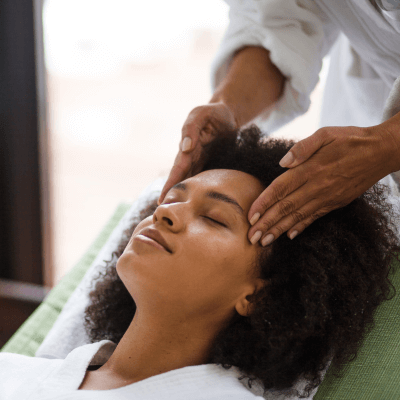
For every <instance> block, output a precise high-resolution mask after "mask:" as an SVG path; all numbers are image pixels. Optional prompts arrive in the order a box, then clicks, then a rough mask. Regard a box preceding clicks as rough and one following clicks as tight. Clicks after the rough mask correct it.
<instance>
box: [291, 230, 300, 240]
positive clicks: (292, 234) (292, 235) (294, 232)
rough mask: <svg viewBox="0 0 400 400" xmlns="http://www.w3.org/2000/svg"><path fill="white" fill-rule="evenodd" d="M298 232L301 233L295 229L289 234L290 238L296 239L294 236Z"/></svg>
mask: <svg viewBox="0 0 400 400" xmlns="http://www.w3.org/2000/svg"><path fill="white" fill-rule="evenodd" d="M298 233H299V232H297V231H293V232H292V233H291V234H290V235H289V237H290V239H294V238H295V237H296V236H297V234H298Z"/></svg>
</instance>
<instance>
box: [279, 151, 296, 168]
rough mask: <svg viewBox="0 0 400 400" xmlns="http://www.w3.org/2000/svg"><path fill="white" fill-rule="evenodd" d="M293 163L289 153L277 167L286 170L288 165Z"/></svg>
mask: <svg viewBox="0 0 400 400" xmlns="http://www.w3.org/2000/svg"><path fill="white" fill-rule="evenodd" d="M293 161H294V156H293V154H292V152H291V151H289V153H287V154H286V156H285V157H283V158H282V160H281V161H279V165H280V166H281V167H283V168H286V167H287V166H288V165H290V164H291V163H292V162H293Z"/></svg>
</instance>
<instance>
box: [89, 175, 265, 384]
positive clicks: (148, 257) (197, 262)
mask: <svg viewBox="0 0 400 400" xmlns="http://www.w3.org/2000/svg"><path fill="white" fill-rule="evenodd" d="M184 183H185V184H186V185H187V189H186V190H185V191H184V190H178V189H175V188H172V189H171V190H170V191H169V192H168V193H167V196H166V197H165V199H164V202H163V204H161V205H160V206H159V207H158V208H157V209H156V211H155V212H154V214H153V215H152V216H149V217H148V218H146V219H144V220H143V221H141V222H140V223H139V224H138V225H137V227H136V229H135V231H134V232H133V234H132V237H131V239H130V241H129V243H128V245H127V246H126V249H125V251H124V252H123V254H122V255H121V257H120V258H119V260H118V262H117V266H116V269H117V273H118V276H119V277H120V278H121V280H122V282H123V283H124V285H125V286H126V288H127V290H128V291H129V293H130V294H131V296H132V298H133V300H134V301H135V304H136V307H137V309H136V313H135V316H134V318H133V320H132V322H131V324H130V326H129V328H128V330H127V331H126V333H125V334H124V336H123V337H122V339H121V341H120V342H119V343H118V345H117V347H116V349H115V350H114V352H113V354H112V355H111V357H110V358H109V360H108V361H107V362H106V363H105V364H104V365H103V366H102V367H101V368H99V369H98V370H97V371H88V372H87V376H86V382H87V378H88V376H90V379H91V381H90V382H91V383H92V384H91V385H90V386H91V388H93V389H101V388H103V389H105V388H107V389H109V388H114V387H120V386H125V385H127V384H131V383H134V382H137V381H140V380H143V379H146V378H148V377H151V376H154V375H158V374H161V373H164V372H168V371H171V370H174V369H178V368H183V367H186V366H190V365H201V364H207V362H208V359H209V352H210V350H211V346H212V344H213V342H214V338H215V336H216V335H217V334H218V333H219V332H220V331H221V330H222V329H223V328H224V327H225V326H226V325H227V324H228V323H229V321H230V320H231V319H232V317H233V316H234V315H235V313H239V314H240V315H243V316H245V315H248V313H250V312H251V310H252V307H251V305H250V302H249V297H250V296H251V295H253V294H254V293H255V291H256V290H258V289H260V288H261V287H262V286H263V285H265V282H264V281H262V280H261V279H260V278H258V277H257V276H256V275H257V274H253V273H251V272H252V267H253V265H254V261H255V260H256V258H257V255H258V254H259V252H260V251H262V250H263V249H262V247H261V245H257V246H254V245H252V244H251V243H250V242H249V241H248V239H247V233H248V229H249V227H250V223H249V222H248V219H247V213H248V211H249V209H250V206H251V204H252V202H253V201H254V200H255V199H256V198H257V196H258V195H259V194H260V193H261V192H262V191H263V190H264V189H265V187H264V186H263V185H262V184H261V182H260V181H259V180H258V179H257V178H255V177H253V176H252V175H249V174H247V173H244V172H241V171H235V170H210V171H204V172H202V173H200V174H198V175H196V176H194V177H192V178H189V179H187V180H185V181H184ZM208 191H216V192H219V193H222V194H224V195H227V196H229V197H231V198H233V199H235V200H236V202H237V203H238V204H239V205H240V206H241V207H242V209H243V212H240V211H239V210H237V209H236V208H235V206H233V205H232V204H229V203H227V202H224V201H221V200H216V199H212V198H209V197H207V196H206V193H207V192H208ZM209 218H212V219H215V220H217V221H219V222H221V223H223V224H225V225H226V227H224V226H222V225H219V224H218V223H216V222H213V221H211V220H210V219H209ZM146 227H153V228H155V229H157V230H158V231H159V232H160V233H161V234H162V236H163V237H164V239H165V240H166V242H167V244H168V246H169V248H170V249H171V250H172V254H171V253H169V252H167V251H165V250H163V249H159V248H156V247H154V246H153V245H150V244H149V243H146V242H143V241H141V240H140V238H138V236H139V235H140V233H141V231H142V230H143V229H144V228H146Z"/></svg>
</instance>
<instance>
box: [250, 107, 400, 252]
mask: <svg viewBox="0 0 400 400" xmlns="http://www.w3.org/2000/svg"><path fill="white" fill-rule="evenodd" d="M399 115H400V113H399ZM398 120H399V118H398ZM398 120H397V132H398V126H399V125H400V124H399V121H398ZM389 121H390V120H388V121H386V122H385V123H382V124H381V125H376V126H373V127H365V128H360V127H354V126H346V127H324V128H321V129H319V130H317V131H316V132H315V133H314V134H313V135H312V136H310V137H308V138H306V139H304V140H301V141H299V142H298V143H296V144H295V145H294V146H293V147H292V148H291V150H290V151H289V152H288V153H287V155H290V153H292V154H293V156H294V161H293V162H292V161H291V160H290V159H288V162H287V165H282V161H283V160H284V158H286V155H285V157H284V158H282V160H281V161H280V163H279V164H280V165H281V167H287V168H289V169H288V170H287V171H285V172H284V173H283V174H282V175H280V176H279V177H278V178H276V179H275V180H274V181H273V182H272V183H271V185H270V186H268V187H267V188H266V189H265V190H264V191H263V192H262V193H261V195H260V196H259V197H258V198H257V199H256V200H255V201H254V203H253V204H252V206H251V208H250V210H249V214H248V218H249V221H250V224H252V223H253V224H254V225H253V226H252V227H251V228H250V230H249V233H248V238H249V240H250V241H251V242H252V243H253V244H254V243H256V242H257V241H254V240H253V241H252V240H251V238H252V237H253V235H255V234H256V232H257V231H260V232H261V234H260V233H259V234H258V235H255V239H257V240H258V239H260V235H261V242H260V243H261V244H262V245H268V244H269V243H266V244H265V240H264V242H263V239H265V238H266V237H267V236H268V235H270V234H272V235H273V240H276V239H277V238H278V237H279V236H280V235H282V234H283V233H285V232H286V231H288V233H287V236H288V237H289V238H290V239H293V237H294V236H295V234H296V231H297V234H299V233H301V232H303V231H304V230H305V229H306V228H307V227H308V226H309V225H310V224H311V223H312V222H313V221H315V220H316V219H318V218H320V217H322V216H324V215H325V214H327V213H329V212H330V211H332V210H335V209H338V208H341V207H344V206H346V205H347V204H349V203H351V202H352V201H353V200H354V199H356V198H357V197H359V196H360V195H362V194H363V193H364V192H365V191H366V190H367V189H369V188H370V187H371V186H373V185H374V184H375V183H377V182H378V181H379V180H380V179H382V178H384V177H385V176H386V175H388V174H390V173H392V172H394V171H397V169H398V161H396V160H398V159H399V154H400V146H399V142H398V140H395V139H394V137H395V136H394V132H395V131H393V130H390V129H388V126H390V122H389ZM391 132H392V133H391ZM397 132H396V133H397ZM396 162H397V165H396ZM396 168H397V169H396ZM256 213H259V215H260V216H261V218H259V219H258V222H256V223H254V220H257V216H255V215H256ZM252 217H254V220H252ZM292 235H294V236H293V237H291V236H292ZM273 240H272V241H273ZM271 243H272V242H271Z"/></svg>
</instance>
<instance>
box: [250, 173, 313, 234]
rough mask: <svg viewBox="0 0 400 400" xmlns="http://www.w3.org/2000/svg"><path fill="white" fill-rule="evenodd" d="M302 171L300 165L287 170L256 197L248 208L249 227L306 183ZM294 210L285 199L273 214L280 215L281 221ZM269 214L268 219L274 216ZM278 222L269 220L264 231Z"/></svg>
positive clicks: (305, 177)
mask: <svg viewBox="0 0 400 400" xmlns="http://www.w3.org/2000/svg"><path fill="white" fill-rule="evenodd" d="M303 170H304V168H303V166H302V165H300V166H299V168H296V169H293V170H287V171H286V172H284V173H283V174H282V175H280V176H278V177H277V178H276V179H275V180H274V181H272V183H271V184H270V185H269V186H268V187H267V188H266V189H265V190H264V191H263V192H262V193H261V194H260V195H259V196H258V198H257V199H256V200H255V201H254V202H253V204H252V205H251V207H250V210H249V212H248V214H247V217H248V219H249V222H250V224H251V225H253V226H254V224H255V223H257V221H258V219H259V218H260V216H261V215H264V213H265V212H266V211H267V210H269V209H270V208H271V207H272V206H274V204H276V203H278V202H280V201H281V200H282V199H285V198H286V196H288V195H289V194H290V193H292V192H294V191H295V190H297V189H298V188H300V187H302V186H303V185H304V184H305V183H307V175H306V174H305V173H302V171H303ZM300 205H301V204H300ZM298 206H299V205H298ZM296 208H297V207H296ZM294 209H295V208H294V204H292V203H291V202H290V201H287V199H285V202H283V203H282V204H280V208H279V209H278V210H275V212H277V215H278V214H279V215H280V217H279V219H281V218H282V217H283V216H284V215H286V214H288V213H290V212H292V211H293V210H294ZM256 213H257V214H258V217H257V215H255V214H256ZM269 214H270V215H268V217H269V218H271V216H272V215H274V214H273V213H269ZM277 215H276V216H277ZM253 217H254V218H253ZM279 219H278V220H279ZM278 220H271V221H270V225H269V226H267V227H266V229H268V228H269V227H271V226H272V225H273V224H275V223H276V222H277V221H278ZM251 230H252V231H253V229H251Z"/></svg>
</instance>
